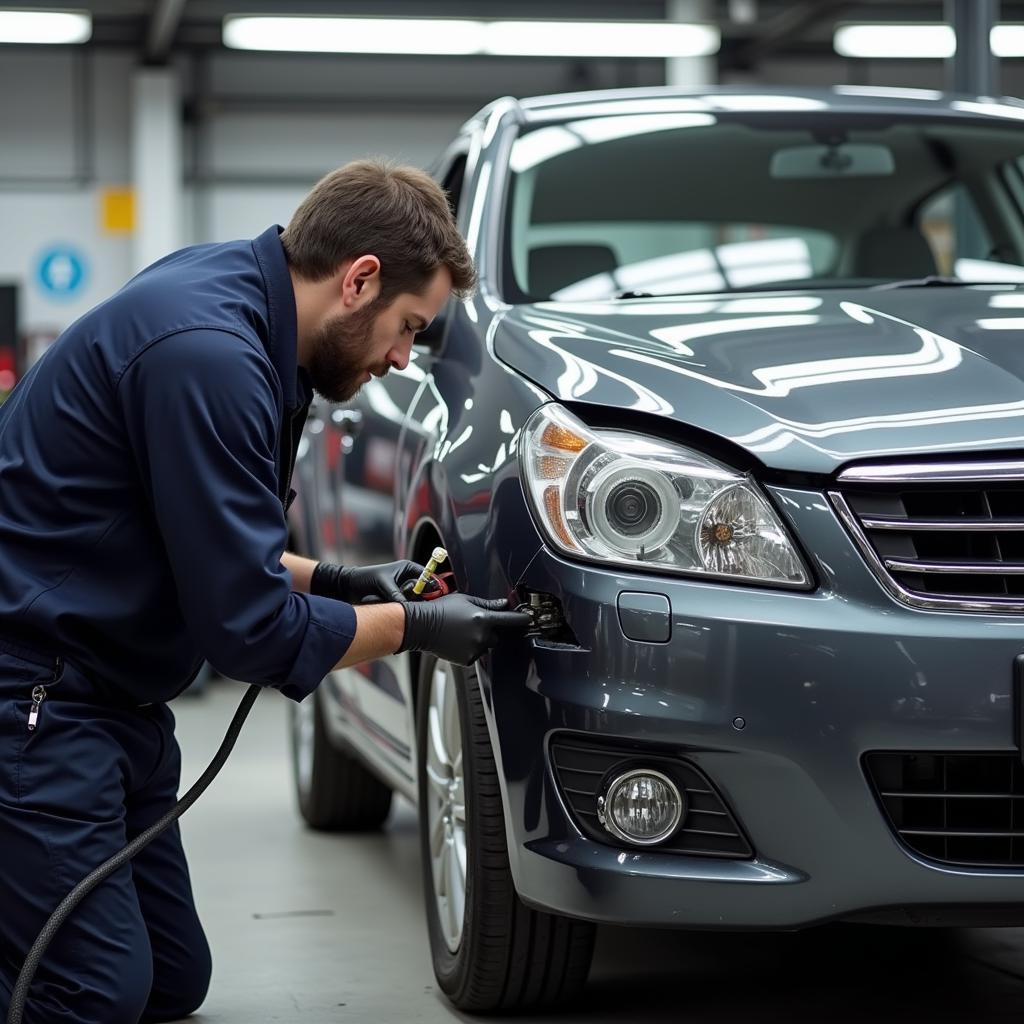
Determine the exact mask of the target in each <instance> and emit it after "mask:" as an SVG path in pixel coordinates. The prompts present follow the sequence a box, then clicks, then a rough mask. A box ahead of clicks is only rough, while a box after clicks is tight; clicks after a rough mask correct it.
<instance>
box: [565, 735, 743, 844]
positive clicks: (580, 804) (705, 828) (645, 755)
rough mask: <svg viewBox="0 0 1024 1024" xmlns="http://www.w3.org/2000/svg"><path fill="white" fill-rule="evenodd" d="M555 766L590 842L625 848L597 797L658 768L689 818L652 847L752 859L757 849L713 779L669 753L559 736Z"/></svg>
mask: <svg viewBox="0 0 1024 1024" xmlns="http://www.w3.org/2000/svg"><path fill="white" fill-rule="evenodd" d="M550 752H551V764H552V767H553V768H554V774H555V781H556V782H557V783H558V788H559V789H560V790H561V793H562V798H563V799H564V800H565V803H566V805H567V807H568V808H569V810H570V812H571V813H572V816H573V818H574V820H575V822H576V824H577V826H578V827H579V829H580V831H581V832H582V833H583V834H584V835H585V836H587V838H589V839H595V840H597V841H598V842H600V843H607V844H609V845H612V846H622V845H623V844H622V843H620V842H619V841H618V840H617V839H615V837H614V836H612V835H610V834H609V833H608V832H606V831H605V829H604V828H603V827H602V826H601V824H600V823H599V822H598V820H597V798H598V796H600V794H601V793H603V792H604V788H605V786H606V785H608V783H610V782H611V781H612V780H613V779H614V777H615V776H616V775H618V774H620V773H621V772H622V771H625V770H627V769H629V768H639V767H644V768H655V769H657V770H658V771H660V772H663V773H664V774H665V775H667V776H668V777H669V778H670V779H672V781H673V782H674V783H675V784H676V786H677V787H678V788H679V791H680V792H681V793H683V794H684V796H685V797H686V806H687V811H686V816H685V817H684V819H683V822H682V824H681V825H680V827H679V828H678V830H677V831H676V832H675V834H674V835H673V836H672V837H671V838H670V839H668V840H666V841H665V842H664V843H659V844H658V846H656V847H651V848H650V850H651V852H652V853H683V854H690V855H692V856H696V857H731V858H736V859H743V858H750V857H752V856H753V855H754V851H753V849H752V848H751V846H750V843H748V842H747V839H746V837H745V836H744V835H743V832H742V831H741V829H740V827H739V825H738V824H737V822H736V819H735V818H734V817H733V815H732V812H731V811H730V810H729V808H728V807H727V806H726V804H725V801H724V800H723V799H722V797H721V796H720V795H719V794H718V791H717V790H716V789H715V787H714V785H713V784H712V783H711V781H710V780H709V779H708V777H707V776H706V775H705V774H704V773H703V772H702V771H701V770H700V769H699V768H698V767H697V766H696V765H694V764H693V763H691V762H690V761H685V760H683V759H681V758H677V757H672V756H669V755H667V754H663V753H656V752H653V751H648V750H644V749H641V748H629V747H625V746H623V747H618V746H606V745H604V744H597V743H591V742H589V741H587V740H582V739H576V738H575V737H573V738H569V737H568V736H566V737H561V736H560V737H558V738H556V739H554V740H552V742H551V747H550Z"/></svg>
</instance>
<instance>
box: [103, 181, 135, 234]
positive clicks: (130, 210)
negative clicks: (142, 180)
mask: <svg viewBox="0 0 1024 1024" xmlns="http://www.w3.org/2000/svg"><path fill="white" fill-rule="evenodd" d="M100 226H101V227H102V228H103V230H104V231H105V232H106V233H107V234H109V235H127V234H131V232H133V231H134V230H135V191H134V190H133V189H130V188H104V189H100Z"/></svg>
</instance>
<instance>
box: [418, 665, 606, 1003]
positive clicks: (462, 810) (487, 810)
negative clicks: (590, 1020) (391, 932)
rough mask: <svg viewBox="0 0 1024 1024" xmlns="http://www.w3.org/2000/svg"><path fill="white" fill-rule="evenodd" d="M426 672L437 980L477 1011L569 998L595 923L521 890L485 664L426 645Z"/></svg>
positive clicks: (423, 712) (423, 714) (426, 827)
mask: <svg viewBox="0 0 1024 1024" xmlns="http://www.w3.org/2000/svg"><path fill="white" fill-rule="evenodd" d="M418 683H419V689H418V690H417V693H418V694H419V701H418V706H417V749H418V759H419V806H420V841H421V851H422V861H423V880H424V891H425V895H426V911H427V927H428V931H429V934H430V949H431V954H432V957H433V963H434V975H435V976H436V978H437V982H438V985H439V986H440V987H441V990H442V991H443V992H444V993H445V994H446V995H447V996H448V998H449V999H450V1000H451V1001H452V1002H453V1003H454V1004H455V1006H457V1007H458V1008H459V1009H460V1010H467V1011H470V1012H476V1013H480V1012H487V1011H494V1010H518V1009H526V1008H537V1007H542V1006H550V1005H553V1004H556V1003H561V1002H565V1001H567V1000H569V999H570V998H571V997H572V996H573V995H574V994H575V993H576V992H578V991H579V989H580V988H581V987H582V986H583V984H584V983H585V982H586V979H587V972H588V971H589V969H590V960H591V956H592V954H593V947H594V926H593V925H591V924H588V923H585V922H580V921H574V920H570V919H569V918H565V917H560V916H558V915H555V914H545V913H541V912H539V911H536V910H531V909H529V908H528V907H526V906H525V905H524V904H523V903H522V902H521V901H520V899H519V897H518V896H517V895H516V891H515V886H514V884H513V881H512V873H511V870H510V868H509V862H508V847H507V845H506V838H505V818H504V814H503V810H502V800H501V790H500V788H499V785H498V772H497V768H496V766H495V763H494V755H493V753H492V751H491V741H490V736H489V735H488V732H487V723H486V721H485V718H484V708H483V700H482V697H481V694H480V686H479V683H478V681H477V675H476V670H475V669H472V668H470V669H465V668H461V667H459V666H457V665H451V664H449V663H448V662H444V661H438V660H437V659H436V658H434V657H432V656H430V655H424V656H423V657H422V659H421V661H420V672H419V679H418Z"/></svg>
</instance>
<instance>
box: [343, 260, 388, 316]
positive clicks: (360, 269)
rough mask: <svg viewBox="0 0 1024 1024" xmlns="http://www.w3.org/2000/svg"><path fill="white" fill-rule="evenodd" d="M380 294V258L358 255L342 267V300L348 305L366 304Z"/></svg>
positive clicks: (353, 306)
mask: <svg viewBox="0 0 1024 1024" xmlns="http://www.w3.org/2000/svg"><path fill="white" fill-rule="evenodd" d="M379 294H380V260H379V259H377V257H376V256H371V255H366V256H357V257H356V258H355V259H354V260H352V262H351V263H350V264H349V265H348V266H347V267H344V268H342V278H341V301H342V302H343V303H344V305H346V306H348V307H352V308H355V307H357V306H364V305H366V304H368V303H370V302H373V300H374V299H375V298H376V297H377V296H378V295H379Z"/></svg>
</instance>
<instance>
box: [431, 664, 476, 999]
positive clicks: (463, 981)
mask: <svg viewBox="0 0 1024 1024" xmlns="http://www.w3.org/2000/svg"><path fill="white" fill-rule="evenodd" d="M438 664H442V662H440V659H438V658H436V657H435V656H434V655H431V654H424V655H423V657H422V659H421V661H420V672H419V680H418V683H419V687H420V690H419V694H420V699H419V702H418V705H417V709H416V751H417V753H416V757H417V769H418V772H417V774H418V778H419V783H418V792H419V818H420V860H421V863H422V868H423V894H424V903H425V904H426V916H427V931H428V933H429V936H430V948H431V952H432V955H433V960H434V973H435V975H436V976H437V981H438V984H439V985H440V986H441V988H442V990H443V991H444V992H446V993H447V994H448V995H454V994H455V993H458V992H460V991H462V990H463V989H464V988H465V986H466V985H467V984H468V981H469V978H468V972H469V970H470V966H471V964H472V962H473V955H474V950H473V936H474V927H473V925H474V917H475V915H474V903H475V899H474V897H475V893H476V878H475V874H476V873H475V870H474V866H475V864H476V861H477V857H478V856H479V838H478V836H477V835H476V828H475V816H476V799H475V797H476V794H475V787H474V772H475V763H474V762H475V756H474V744H473V737H472V733H471V719H470V714H469V706H468V696H467V694H468V691H469V690H470V688H471V687H476V686H477V685H478V684H477V676H476V671H475V669H473V668H468V669H467V668H463V667H462V666H460V665H454V664H451V665H450V667H451V670H452V673H453V675H454V678H455V692H456V695H457V702H458V709H459V728H460V729H461V730H462V769H463V776H464V786H465V795H466V902H465V913H464V917H463V923H462V938H461V940H460V942H459V947H458V949H457V950H456V951H455V952H454V953H453V952H451V951H450V950H449V949H448V945H447V943H446V942H445V939H444V933H443V931H442V929H441V924H440V921H439V920H438V913H437V899H436V897H435V895H434V876H433V868H432V865H431V855H430V835H429V831H430V830H429V825H428V819H427V801H428V798H429V794H428V791H427V789H428V787H427V773H426V749H427V747H426V742H427V722H428V711H429V707H430V687H431V685H432V676H433V673H434V670H435V668H436V667H437V666H438ZM449 664H450V663H449Z"/></svg>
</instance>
